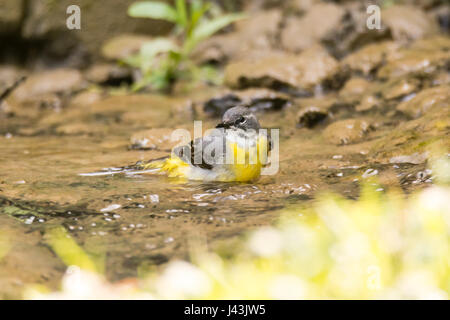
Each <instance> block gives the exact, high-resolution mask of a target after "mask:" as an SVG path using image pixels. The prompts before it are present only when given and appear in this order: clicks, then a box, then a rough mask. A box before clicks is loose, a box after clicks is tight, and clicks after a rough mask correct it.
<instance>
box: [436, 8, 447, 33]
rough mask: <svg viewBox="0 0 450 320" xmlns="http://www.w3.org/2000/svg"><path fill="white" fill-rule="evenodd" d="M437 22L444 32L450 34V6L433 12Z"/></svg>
mask: <svg viewBox="0 0 450 320" xmlns="http://www.w3.org/2000/svg"><path fill="white" fill-rule="evenodd" d="M432 14H433V15H434V17H435V19H436V21H438V23H439V25H440V27H441V31H442V32H447V33H449V32H450V6H448V5H444V4H443V5H441V6H439V7H437V8H435V9H433V10H432Z"/></svg>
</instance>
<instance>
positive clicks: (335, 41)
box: [322, 1, 390, 58]
mask: <svg viewBox="0 0 450 320" xmlns="http://www.w3.org/2000/svg"><path fill="white" fill-rule="evenodd" d="M369 4H373V3H372V2H366V1H353V2H348V3H345V5H341V6H342V7H345V10H346V12H345V15H344V17H343V18H342V19H341V21H340V23H339V24H338V25H337V27H336V28H334V29H333V30H331V31H330V32H328V33H327V34H326V35H325V36H324V37H323V39H322V43H323V44H324V45H325V46H326V47H327V49H328V50H329V51H330V52H331V53H332V54H333V56H335V57H339V58H341V57H344V56H345V55H347V54H348V53H349V52H353V51H355V50H357V49H359V48H362V47H363V46H365V45H367V44H370V43H374V42H379V41H383V40H389V39H390V34H389V32H388V30H387V29H386V28H384V29H381V30H378V29H373V30H369V29H368V28H367V17H368V15H367V6H368V5H369Z"/></svg>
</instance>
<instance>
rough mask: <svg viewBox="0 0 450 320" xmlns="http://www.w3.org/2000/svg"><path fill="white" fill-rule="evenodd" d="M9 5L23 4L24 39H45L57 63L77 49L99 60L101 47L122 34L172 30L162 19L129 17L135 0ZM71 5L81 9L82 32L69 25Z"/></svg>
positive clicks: (36, 0) (40, 0) (39, 0)
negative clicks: (68, 18)
mask: <svg viewBox="0 0 450 320" xmlns="http://www.w3.org/2000/svg"><path fill="white" fill-rule="evenodd" d="M9 2H20V3H23V6H24V8H23V9H24V11H25V10H26V15H25V16H24V19H23V22H22V28H21V33H22V36H23V37H24V38H26V39H33V40H44V41H45V44H46V47H51V49H50V50H47V52H49V53H51V54H52V56H53V57H52V58H53V59H52V60H49V63H52V62H53V63H55V62H56V57H57V58H58V59H63V60H66V59H71V56H73V55H75V54H76V52H75V51H78V50H79V51H84V52H86V54H87V56H90V57H94V58H97V57H98V56H99V52H100V50H99V49H100V47H101V44H102V43H103V42H104V41H105V40H106V39H108V38H111V37H115V36H116V35H118V34H121V33H122V34H123V33H139V32H141V33H144V34H151V35H162V34H164V33H167V32H168V31H170V29H171V27H172V24H170V23H167V22H165V21H162V20H153V19H135V18H132V17H130V16H128V15H127V14H126V13H127V9H128V7H129V6H130V5H131V3H133V2H135V1H134V0H110V1H109V2H108V5H107V6H104V5H101V4H100V3H98V2H95V1H92V0H77V1H69V0H59V1H49V0H32V1H9ZM71 4H76V5H78V6H79V7H80V8H81V30H69V29H68V28H67V26H66V18H67V17H68V15H67V14H66V9H67V7H68V6H70V5H71ZM85 57H86V56H85ZM83 62H84V63H85V62H86V61H85V60H84V61H83V60H81V59H80V60H79V61H78V62H77V63H83ZM72 66H74V67H79V66H80V65H73V64H72Z"/></svg>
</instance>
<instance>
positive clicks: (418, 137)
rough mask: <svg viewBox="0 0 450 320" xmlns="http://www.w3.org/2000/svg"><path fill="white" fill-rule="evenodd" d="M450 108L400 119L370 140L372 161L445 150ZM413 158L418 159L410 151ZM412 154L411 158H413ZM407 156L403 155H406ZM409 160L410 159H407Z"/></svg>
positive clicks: (386, 160) (448, 144) (446, 147)
mask: <svg viewBox="0 0 450 320" xmlns="http://www.w3.org/2000/svg"><path fill="white" fill-rule="evenodd" d="M449 119H450V108H448V107H447V108H443V109H441V110H440V111H439V112H428V113H425V114H424V115H423V116H422V117H420V118H418V119H414V120H411V121H406V122H402V123H400V124H399V125H397V126H395V128H392V130H390V131H389V132H388V133H387V134H385V135H383V136H382V137H380V138H379V139H378V140H376V141H374V142H373V145H372V147H371V151H370V152H371V153H372V154H373V156H374V159H375V160H376V161H379V162H381V163H389V162H390V161H391V159H392V158H394V159H395V161H399V159H396V158H395V157H401V158H400V160H405V156H410V155H414V154H415V153H419V154H423V153H425V152H427V151H430V150H449V148H450V140H449V139H448V128H450V120H449ZM414 158H415V160H421V159H420V157H419V158H417V157H416V155H414ZM414 158H413V160H414ZM406 159H407V158H406ZM408 160H411V159H408Z"/></svg>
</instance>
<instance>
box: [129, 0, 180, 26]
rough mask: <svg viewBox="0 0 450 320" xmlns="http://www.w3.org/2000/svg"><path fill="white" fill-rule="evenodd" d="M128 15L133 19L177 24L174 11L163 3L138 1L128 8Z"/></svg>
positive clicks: (176, 16)
mask: <svg viewBox="0 0 450 320" xmlns="http://www.w3.org/2000/svg"><path fill="white" fill-rule="evenodd" d="M128 15H129V16H131V17H134V18H151V19H160V20H166V21H169V22H177V20H178V15H177V12H176V10H175V9H174V8H173V7H172V6H170V5H168V4H167V3H164V2H156V1H140V2H135V3H133V4H132V5H131V6H130V7H129V8H128Z"/></svg>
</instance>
